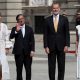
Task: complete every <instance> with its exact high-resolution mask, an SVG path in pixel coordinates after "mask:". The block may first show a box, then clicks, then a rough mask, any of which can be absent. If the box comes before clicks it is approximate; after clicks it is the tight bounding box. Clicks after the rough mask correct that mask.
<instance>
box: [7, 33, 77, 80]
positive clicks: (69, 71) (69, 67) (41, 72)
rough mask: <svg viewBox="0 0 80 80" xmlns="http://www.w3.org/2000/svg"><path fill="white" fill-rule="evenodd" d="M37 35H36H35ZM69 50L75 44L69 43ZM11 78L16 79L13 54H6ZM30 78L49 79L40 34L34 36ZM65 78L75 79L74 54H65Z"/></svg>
mask: <svg viewBox="0 0 80 80" xmlns="http://www.w3.org/2000/svg"><path fill="white" fill-rule="evenodd" d="M36 36H38V35H36ZM72 40H73V39H72ZM71 46H72V47H71V48H70V50H74V49H75V45H73V44H71ZM7 59H8V62H9V66H10V73H11V80H16V67H15V62H14V57H13V55H12V54H11V52H10V54H9V55H8V56H7ZM23 80H25V70H24V69H23ZM32 80H49V78H48V65H47V55H46V54H45V52H44V49H43V43H42V36H41V35H40V36H39V37H38V39H37V38H36V53H35V57H34V58H33V64H32ZM56 80H57V69H56ZM65 80H77V79H76V57H75V55H74V54H69V53H67V54H66V71H65Z"/></svg>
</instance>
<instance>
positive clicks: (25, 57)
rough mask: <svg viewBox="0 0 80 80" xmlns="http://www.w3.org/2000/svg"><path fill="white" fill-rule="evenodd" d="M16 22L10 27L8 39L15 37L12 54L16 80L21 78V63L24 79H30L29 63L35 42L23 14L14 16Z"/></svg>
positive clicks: (30, 62)
mask: <svg viewBox="0 0 80 80" xmlns="http://www.w3.org/2000/svg"><path fill="white" fill-rule="evenodd" d="M16 20H17V24H16V26H15V27H13V28H12V31H11V34H10V39H13V38H15V43H14V48H13V54H14V57H15V62H16V70H17V80H23V79H22V69H23V65H24V67H25V70H26V80H31V64H32V57H33V56H34V50H35V42H34V33H33V30H32V28H31V27H29V26H28V25H26V24H25V16H24V15H23V14H19V15H17V16H16Z"/></svg>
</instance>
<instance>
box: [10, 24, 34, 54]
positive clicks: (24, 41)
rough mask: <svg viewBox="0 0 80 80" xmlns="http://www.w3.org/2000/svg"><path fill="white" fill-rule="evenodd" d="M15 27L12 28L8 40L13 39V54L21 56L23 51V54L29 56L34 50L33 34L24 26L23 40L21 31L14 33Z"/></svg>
mask: <svg viewBox="0 0 80 80" xmlns="http://www.w3.org/2000/svg"><path fill="white" fill-rule="evenodd" d="M15 31H16V27H13V28H12V31H11V34H10V39H13V38H15V42H14V48H13V52H12V53H13V54H22V53H23V50H24V53H25V54H30V52H31V51H34V50H35V41H34V33H33V30H32V28H31V27H29V26H28V25H25V36H24V38H23V35H22V31H21V30H19V31H18V32H17V34H16V33H15Z"/></svg>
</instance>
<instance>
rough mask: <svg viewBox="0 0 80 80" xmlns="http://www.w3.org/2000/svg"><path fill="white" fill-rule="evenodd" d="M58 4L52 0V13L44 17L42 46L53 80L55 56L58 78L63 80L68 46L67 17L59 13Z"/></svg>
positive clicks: (51, 79) (52, 79)
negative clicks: (46, 55)
mask: <svg viewBox="0 0 80 80" xmlns="http://www.w3.org/2000/svg"><path fill="white" fill-rule="evenodd" d="M59 12H60V4H59V3H58V2H53V4H52V15H51V16H49V17H47V18H46V19H45V25H44V36H43V38H44V48H45V52H46V53H47V54H48V66H49V79H50V80H55V70H56V58H57V62H58V80H64V73H65V53H66V52H67V51H68V46H70V34H69V22H68V19H67V17H64V16H62V15H59Z"/></svg>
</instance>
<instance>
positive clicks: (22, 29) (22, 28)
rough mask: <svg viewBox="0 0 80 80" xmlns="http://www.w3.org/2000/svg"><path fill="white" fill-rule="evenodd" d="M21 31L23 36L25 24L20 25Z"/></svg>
mask: <svg viewBox="0 0 80 80" xmlns="http://www.w3.org/2000/svg"><path fill="white" fill-rule="evenodd" d="M21 31H22V35H23V37H24V36H25V24H24V25H23V26H21Z"/></svg>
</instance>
